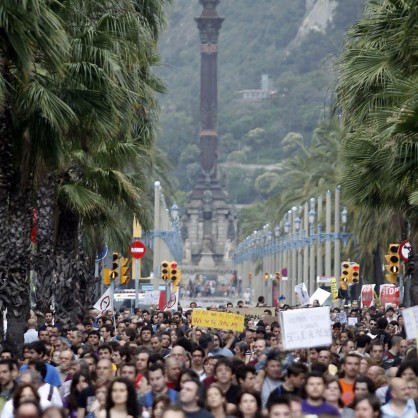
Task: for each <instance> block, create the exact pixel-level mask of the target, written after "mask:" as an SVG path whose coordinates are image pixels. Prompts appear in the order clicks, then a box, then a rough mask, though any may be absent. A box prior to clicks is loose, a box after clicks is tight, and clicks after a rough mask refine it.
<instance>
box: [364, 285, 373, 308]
mask: <svg viewBox="0 0 418 418" xmlns="http://www.w3.org/2000/svg"><path fill="white" fill-rule="evenodd" d="M375 286H376V285H374V284H364V285H363V286H362V287H361V306H362V307H365V306H367V307H368V308H369V307H370V306H374V287H375Z"/></svg>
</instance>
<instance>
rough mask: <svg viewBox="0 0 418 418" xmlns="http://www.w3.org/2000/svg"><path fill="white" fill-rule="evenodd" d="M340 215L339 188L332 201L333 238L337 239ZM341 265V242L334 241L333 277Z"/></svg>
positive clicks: (338, 187) (339, 229)
mask: <svg viewBox="0 0 418 418" xmlns="http://www.w3.org/2000/svg"><path fill="white" fill-rule="evenodd" d="M340 221H341V213H340V186H337V187H336V188H335V199H334V236H335V237H339V235H340V231H341V227H340ZM340 264H341V241H340V240H339V239H334V276H336V275H337V274H336V273H337V269H339V268H340Z"/></svg>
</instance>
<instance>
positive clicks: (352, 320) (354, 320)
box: [347, 316, 358, 327]
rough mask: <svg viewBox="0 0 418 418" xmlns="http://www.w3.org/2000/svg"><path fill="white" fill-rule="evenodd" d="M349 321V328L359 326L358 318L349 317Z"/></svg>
mask: <svg viewBox="0 0 418 418" xmlns="http://www.w3.org/2000/svg"><path fill="white" fill-rule="evenodd" d="M347 321H348V326H349V327H355V326H356V324H357V321H358V319H357V318H354V317H352V316H349V317H348V318H347Z"/></svg>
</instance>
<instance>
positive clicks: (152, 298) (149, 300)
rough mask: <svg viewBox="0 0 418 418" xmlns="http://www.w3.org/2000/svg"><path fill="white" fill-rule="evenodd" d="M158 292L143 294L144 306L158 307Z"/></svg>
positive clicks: (151, 291) (152, 291) (149, 291)
mask: <svg viewBox="0 0 418 418" xmlns="http://www.w3.org/2000/svg"><path fill="white" fill-rule="evenodd" d="M160 293H161V291H160V290H148V291H146V292H145V297H144V305H158V304H159V303H160Z"/></svg>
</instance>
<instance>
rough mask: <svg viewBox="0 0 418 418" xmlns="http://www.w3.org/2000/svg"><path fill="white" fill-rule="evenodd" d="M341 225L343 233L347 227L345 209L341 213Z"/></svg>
mask: <svg viewBox="0 0 418 418" xmlns="http://www.w3.org/2000/svg"><path fill="white" fill-rule="evenodd" d="M341 223H342V224H343V231H344V232H345V227H346V225H347V208H345V207H344V208H343V210H342V211H341Z"/></svg>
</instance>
